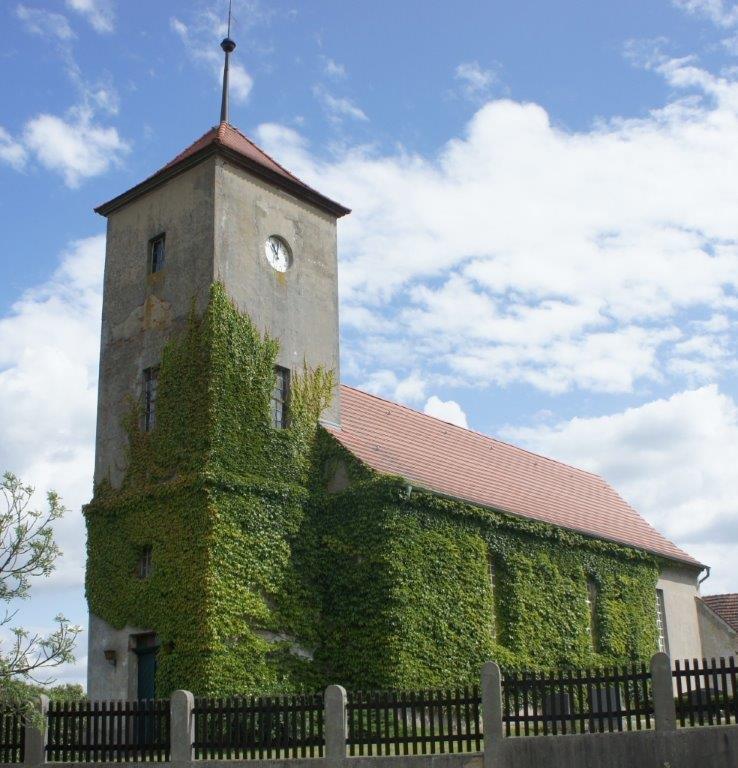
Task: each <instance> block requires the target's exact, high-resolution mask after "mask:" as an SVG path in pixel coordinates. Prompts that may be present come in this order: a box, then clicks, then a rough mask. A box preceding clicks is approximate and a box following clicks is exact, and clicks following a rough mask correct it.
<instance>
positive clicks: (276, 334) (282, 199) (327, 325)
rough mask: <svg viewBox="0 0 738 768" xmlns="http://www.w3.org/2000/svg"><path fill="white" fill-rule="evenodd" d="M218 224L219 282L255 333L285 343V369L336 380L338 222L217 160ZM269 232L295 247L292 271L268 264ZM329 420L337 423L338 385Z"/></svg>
mask: <svg viewBox="0 0 738 768" xmlns="http://www.w3.org/2000/svg"><path fill="white" fill-rule="evenodd" d="M215 221H216V226H215V279H216V280H219V281H221V282H222V283H223V284H224V285H225V286H226V289H227V290H228V293H229V294H230V296H231V297H232V298H233V299H234V300H235V302H236V305H237V306H238V308H239V309H240V310H241V311H242V312H245V313H247V314H248V315H249V317H250V318H251V320H252V321H253V322H254V323H255V325H256V327H257V328H259V329H260V330H262V331H266V332H267V333H269V335H270V336H272V337H273V338H277V339H279V342H280V351H279V364H280V365H282V366H284V367H285V368H289V369H291V370H293V371H297V372H299V371H300V370H301V369H302V365H303V360H304V361H305V362H307V363H308V365H310V366H313V367H315V366H318V365H323V366H324V367H326V368H327V369H332V370H334V371H335V373H336V382H338V380H339V360H338V276H337V255H336V249H337V246H336V219H335V218H334V217H333V216H331V215H330V214H327V213H323V212H322V211H320V210H318V209H317V208H314V207H313V206H311V205H308V204H306V203H303V202H301V201H300V200H297V199H295V198H293V197H291V196H290V195H287V194H286V193H284V192H282V191H280V190H278V189H275V188H273V187H271V186H269V185H268V184H266V183H264V182H262V181H260V180H258V179H256V178H254V177H253V176H250V175H249V174H247V173H246V172H245V171H243V170H241V169H240V168H236V167H235V166H233V165H231V164H230V163H228V162H227V161H225V160H223V159H221V158H219V159H218V160H217V161H216V171H215ZM270 235H279V236H281V237H282V238H284V239H285V240H286V241H287V243H288V244H289V245H290V247H291V249H292V253H293V258H294V261H293V264H292V267H291V268H290V269H288V270H287V272H284V273H281V272H277V271H275V270H274V269H273V268H272V267H271V266H270V265H269V263H268V262H267V260H266V257H265V254H264V243H265V241H266V239H267V238H268V237H269V236H270ZM324 418H326V419H328V420H329V421H332V422H334V423H338V420H339V403H338V389H337V388H336V392H335V393H334V400H333V403H332V404H331V406H330V408H329V409H328V410H327V412H326V413H325V414H324Z"/></svg>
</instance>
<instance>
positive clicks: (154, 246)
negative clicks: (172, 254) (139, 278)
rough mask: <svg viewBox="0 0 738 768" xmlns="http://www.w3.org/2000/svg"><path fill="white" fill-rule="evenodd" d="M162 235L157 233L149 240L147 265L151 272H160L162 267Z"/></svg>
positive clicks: (163, 250) (163, 251)
mask: <svg viewBox="0 0 738 768" xmlns="http://www.w3.org/2000/svg"><path fill="white" fill-rule="evenodd" d="M164 253H165V249H164V235H163V234H161V235H157V236H156V237H152V238H151V240H149V265H150V267H151V272H152V273H154V272H160V271H161V270H162V269H164Z"/></svg>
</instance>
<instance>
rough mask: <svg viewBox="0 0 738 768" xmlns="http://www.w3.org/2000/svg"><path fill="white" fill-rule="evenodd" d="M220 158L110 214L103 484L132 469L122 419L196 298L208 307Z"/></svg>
mask: <svg viewBox="0 0 738 768" xmlns="http://www.w3.org/2000/svg"><path fill="white" fill-rule="evenodd" d="M214 168H215V160H214V159H213V158H210V159H209V160H206V161H204V162H203V163H200V164H199V165H197V166H195V167H194V168H191V169H189V170H187V171H185V172H184V173H181V174H179V175H178V176H176V177H174V178H173V179H171V180H170V181H169V182H167V183H166V184H164V185H163V186H160V187H158V188H156V189H154V190H153V191H151V192H148V193H147V194H145V195H143V197H140V198H138V199H137V200H134V201H133V202H131V203H129V204H128V205H126V206H125V207H123V208H121V209H119V210H118V211H115V212H114V213H112V214H111V215H110V217H109V218H108V232H107V247H106V254H105V278H104V288H103V312H102V331H101V345H100V382H99V389H98V407H97V443H96V451H95V484H97V483H99V482H101V481H102V480H104V479H107V480H109V481H110V482H111V483H112V484H113V485H114V486H118V485H119V484H120V481H121V479H122V474H123V468H124V453H123V450H124V446H125V437H124V434H123V430H122V427H121V418H122V417H123V416H124V414H125V412H126V408H127V407H128V406H127V398H128V397H133V398H139V397H140V395H141V384H142V372H143V371H144V370H145V369H146V368H148V367H151V366H155V365H157V364H158V363H159V361H160V359H161V351H162V348H163V346H164V344H165V342H166V340H167V339H168V338H169V336H170V334H171V332H172V329H173V328H175V327H177V326H180V325H183V324H184V322H185V320H186V318H187V316H188V314H189V311H190V308H191V306H192V300H193V298H195V299H196V303H197V306H198V308H199V309H204V307H205V306H206V303H207V298H208V292H209V289H210V285H211V283H212V280H213V178H214ZM162 232H164V233H166V257H165V266H164V269H163V270H162V271H161V272H157V273H156V274H153V275H152V274H149V240H150V239H151V238H152V237H155V236H156V235H158V234H160V233H162Z"/></svg>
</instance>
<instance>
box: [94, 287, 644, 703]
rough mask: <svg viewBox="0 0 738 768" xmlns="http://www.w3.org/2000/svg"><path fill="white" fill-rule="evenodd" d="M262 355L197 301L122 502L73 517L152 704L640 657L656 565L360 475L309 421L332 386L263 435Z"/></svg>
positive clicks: (245, 326)
mask: <svg viewBox="0 0 738 768" xmlns="http://www.w3.org/2000/svg"><path fill="white" fill-rule="evenodd" d="M276 353H277V345H276V342H275V341H274V340H272V339H268V338H262V337H261V336H260V334H259V333H258V331H257V330H256V329H255V328H254V327H253V325H252V323H251V322H250V321H249V319H248V318H247V317H245V316H243V315H241V314H240V313H239V312H238V311H237V310H236V309H235V308H234V306H233V305H232V303H231V302H230V300H229V298H228V296H227V295H226V293H225V291H224V289H223V287H222V286H221V285H218V284H216V285H214V286H213V288H212V292H211V298H210V303H209V306H208V308H207V311H206V312H205V314H204V315H203V316H202V317H196V316H195V315H194V314H193V316H192V317H191V319H190V322H189V325H188V328H187V331H186V332H185V333H184V334H183V335H181V336H179V337H176V338H174V339H172V340H171V341H170V342H169V343H168V345H167V347H166V348H165V350H164V353H163V357H162V361H161V368H160V373H159V381H158V398H157V422H156V426H155V428H154V429H153V430H152V431H150V432H142V431H141V430H140V428H139V422H140V418H139V413H138V408H137V405H136V404H135V403H132V404H131V413H130V418H129V420H128V424H127V431H128V435H129V451H128V464H127V470H126V475H125V480H124V482H123V485H122V487H121V488H120V489H113V488H111V487H109V486H105V485H103V486H100V487H99V488H97V489H96V492H95V496H94V499H93V501H92V502H91V503H90V505H89V506H88V507H87V508H86V511H85V514H86V519H87V527H88V568H87V596H88V601H89V606H90V610H91V611H92V613H94V614H95V615H97V616H99V617H100V618H102V619H104V620H105V621H107V622H108V623H109V624H111V625H112V626H114V627H116V628H122V627H123V626H125V625H132V626H137V627H143V628H147V629H151V630H153V631H155V632H156V633H157V634H158V636H159V638H160V640H161V643H162V645H161V650H160V656H159V667H158V672H157V675H158V677H157V689H158V692H159V693H160V694H162V695H166V694H167V693H168V692H169V691H171V690H173V689H175V688H188V689H190V690H192V691H194V692H195V693H197V694H217V695H224V694H228V693H235V692H242V693H243V692H258V691H262V692H265V691H278V690H294V689H296V688H303V687H306V686H307V687H311V688H315V687H318V686H323V685H325V684H327V683H329V682H337V683H342V684H344V685H346V686H348V687H352V688H357V687H363V688H366V687H394V688H397V687H408V686H432V685H448V684H452V683H456V682H466V681H471V680H475V679H476V677H477V675H478V671H479V667H480V666H481V664H482V663H483V662H484V661H486V660H488V659H490V658H494V659H497V660H498V661H500V663H502V664H504V665H506V666H519V667H524V666H527V667H549V666H554V665H577V666H581V665H588V664H594V663H609V662H614V661H621V660H625V659H632V658H645V657H647V656H649V655H650V654H651V653H652V652H653V650H654V649H655V647H656V626H655V612H654V589H655V584H656V577H657V563H656V562H655V560H654V558H652V557H651V556H649V555H647V554H645V553H641V552H637V551H635V550H631V549H628V548H626V547H621V546H618V545H615V544H610V543H606V542H601V541H596V540H591V539H588V538H586V537H584V536H580V535H577V534H575V533H572V532H567V531H564V530H561V529H557V528H555V527H553V526H547V525H544V524H541V523H536V522H532V521H525V520H521V519H519V518H514V517H512V516H509V515H505V514H502V513H498V512H494V511H490V510H486V509H480V508H476V507H472V506H469V505H466V504H463V503H460V502H457V501H454V500H449V499H444V498H441V497H438V496H435V495H433V494H430V493H427V492H423V491H421V490H418V489H412V490H410V489H409V488H408V485H407V483H406V481H404V480H402V479H401V478H394V477H386V476H379V475H377V474H376V473H374V472H373V471H371V470H369V469H368V468H366V467H364V466H362V465H361V464H359V462H358V461H357V460H355V459H354V458H353V457H352V456H350V455H349V454H348V453H347V452H346V451H345V450H344V449H343V448H342V447H341V446H340V445H339V444H338V442H337V441H336V440H335V439H334V438H333V437H332V436H331V435H330V434H329V433H328V432H326V431H325V430H323V429H322V428H319V427H318V426H317V420H318V416H319V414H320V413H321V411H322V410H323V409H324V408H325V405H326V402H327V398H328V397H329V396H330V392H331V391H332V388H333V378H332V374H331V373H330V372H326V371H323V370H320V369H319V370H316V371H309V370H307V369H306V370H305V371H303V372H302V374H301V375H299V376H296V377H294V378H293V382H292V392H291V401H290V422H289V428H288V429H285V430H275V429H272V427H271V426H270V413H269V398H270V393H271V391H272V387H273V384H274V362H275V358H276ZM344 476H345V477H346V479H347V480H348V481H349V485H348V487H346V488H344V489H343V490H340V491H339V492H333V493H332V492H329V489H330V490H335V489H336V487H337V486H336V484H335V482H333V481H334V480H335V478H336V477H344ZM338 487H340V485H339V486H338ZM146 546H151V547H152V551H153V563H154V568H153V573H152V575H151V576H150V577H149V578H147V579H140V578H138V577H137V575H136V565H137V562H138V559H139V557H140V555H141V552H142V550H143V548H144V547H146ZM490 562H491V563H492V564H493V565H494V571H495V590H494V594H493V590H492V587H491V580H490ZM588 579H591V580H593V581H594V582H595V583H596V585H597V588H598V599H597V601H596V610H597V634H598V638H599V649H598V650H599V652H598V653H595V652H594V651H593V649H592V641H591V638H590V635H589V621H590V618H589V608H588V606H587V603H586V598H587V580H588ZM313 651H314V659H313V660H310V658H309V656H310V655H311V654H312V653H313Z"/></svg>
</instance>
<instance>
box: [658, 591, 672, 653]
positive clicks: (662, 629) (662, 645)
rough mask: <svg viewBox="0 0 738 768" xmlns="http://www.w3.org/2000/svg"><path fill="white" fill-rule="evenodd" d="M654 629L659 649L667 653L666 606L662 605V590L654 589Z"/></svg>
mask: <svg viewBox="0 0 738 768" xmlns="http://www.w3.org/2000/svg"><path fill="white" fill-rule="evenodd" d="M656 630H657V631H658V635H659V650H660V651H662V652H663V653H669V635H668V634H667V632H666V606H665V605H664V590H663V589H657V590H656Z"/></svg>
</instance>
